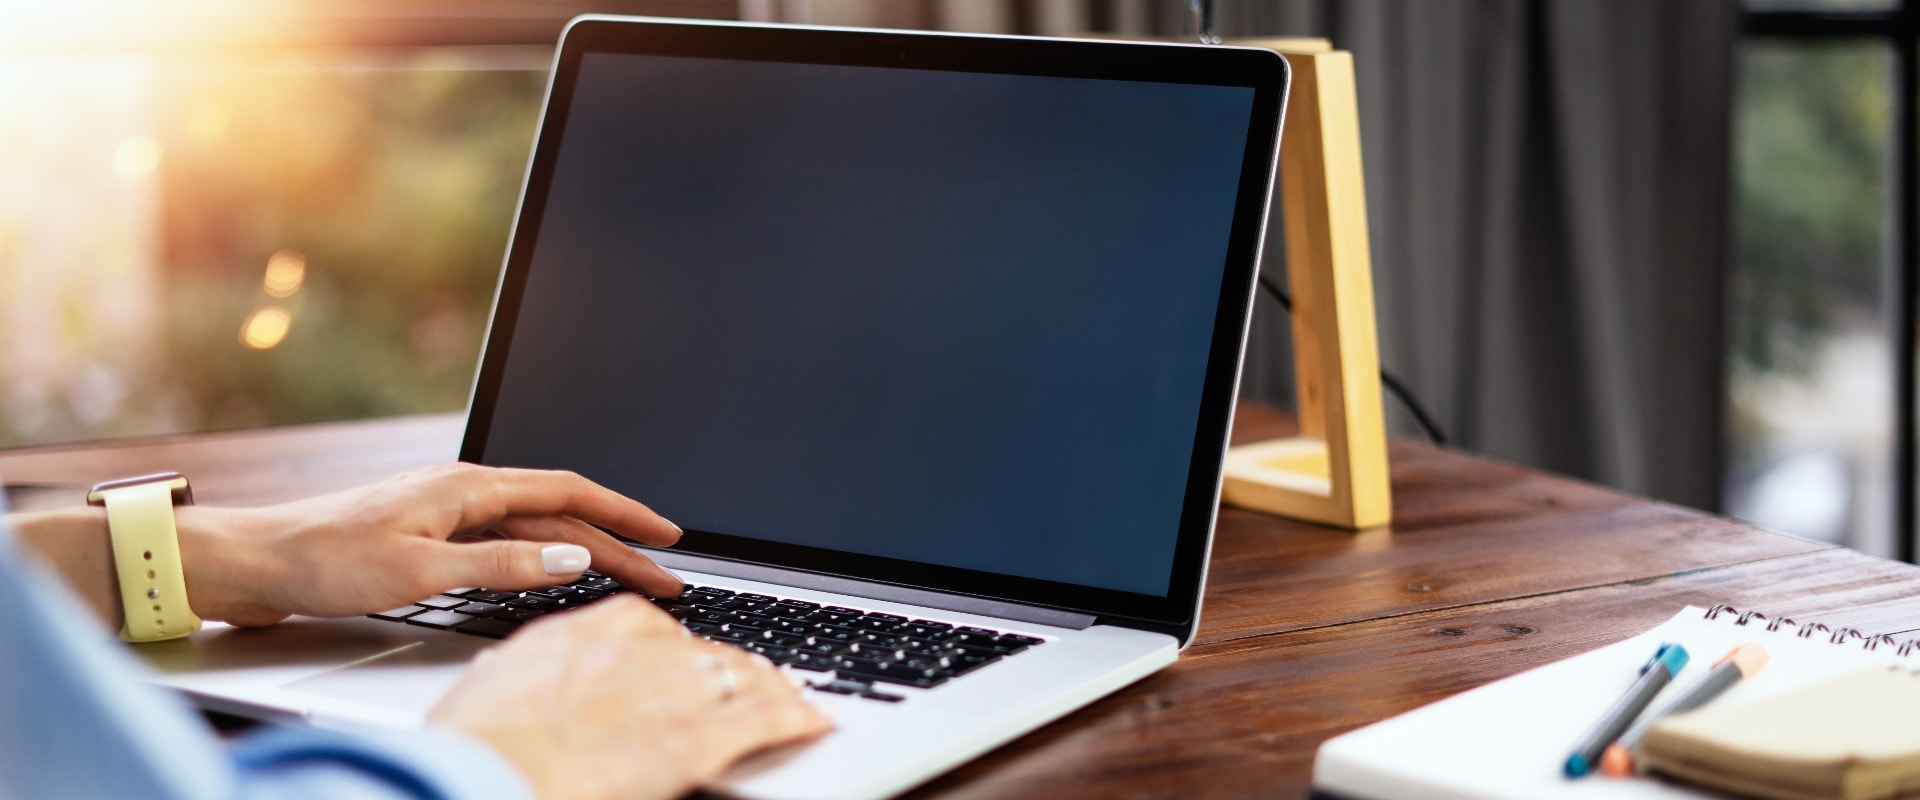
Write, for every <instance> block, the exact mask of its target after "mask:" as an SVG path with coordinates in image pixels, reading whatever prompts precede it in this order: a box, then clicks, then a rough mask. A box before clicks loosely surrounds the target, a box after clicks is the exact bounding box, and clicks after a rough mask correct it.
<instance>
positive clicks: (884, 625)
mask: <svg viewBox="0 0 1920 800" xmlns="http://www.w3.org/2000/svg"><path fill="white" fill-rule="evenodd" d="M906 626H907V624H906V623H905V622H895V621H893V620H890V619H874V618H873V617H865V618H863V619H860V620H856V621H855V622H854V623H853V627H856V628H860V629H861V630H869V631H879V632H881V633H896V632H904V629H905V628H906Z"/></svg>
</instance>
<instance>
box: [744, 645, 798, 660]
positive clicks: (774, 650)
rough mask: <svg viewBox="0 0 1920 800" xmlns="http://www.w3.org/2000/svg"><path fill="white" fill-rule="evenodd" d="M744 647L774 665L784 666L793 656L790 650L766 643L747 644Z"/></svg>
mask: <svg viewBox="0 0 1920 800" xmlns="http://www.w3.org/2000/svg"><path fill="white" fill-rule="evenodd" d="M744 647H745V648H746V649H747V650H748V651H750V652H754V653H759V654H760V655H762V656H765V657H766V659H767V660H768V661H771V662H773V663H775V664H785V663H787V661H788V660H790V659H792V658H793V656H794V652H793V651H792V650H789V649H787V648H785V647H781V646H779V645H777V644H767V643H766V642H749V643H747V644H746V645H744Z"/></svg>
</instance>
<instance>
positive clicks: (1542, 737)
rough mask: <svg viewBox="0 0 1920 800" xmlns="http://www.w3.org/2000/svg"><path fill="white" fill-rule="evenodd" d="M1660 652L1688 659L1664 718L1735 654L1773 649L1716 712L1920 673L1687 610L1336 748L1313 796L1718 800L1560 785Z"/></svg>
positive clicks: (1844, 647)
mask: <svg viewBox="0 0 1920 800" xmlns="http://www.w3.org/2000/svg"><path fill="white" fill-rule="evenodd" d="M1662 642H1679V643H1680V644H1682V645H1685V646H1686V648H1687V650H1688V651H1689V652H1690V653H1691V654H1692V660H1691V661H1689V662H1688V664H1687V666H1686V668H1685V669H1683V670H1681V673H1680V675H1679V676H1677V677H1676V679H1675V680H1674V681H1673V682H1672V683H1671V684H1669V685H1668V687H1667V689H1666V690H1665V691H1664V692H1663V693H1662V694H1661V696H1660V697H1658V698H1656V699H1655V700H1654V702H1653V707H1656V708H1657V707H1659V706H1661V705H1662V704H1664V703H1666V702H1667V701H1668V700H1669V699H1670V698H1671V697H1672V695H1673V694H1674V693H1675V692H1676V690H1678V689H1683V688H1684V687H1685V686H1687V685H1688V684H1691V683H1692V682H1693V681H1694V680H1696V679H1698V678H1699V677H1700V675H1702V674H1704V673H1705V672H1706V671H1707V670H1708V669H1709V668H1710V667H1711V666H1712V664H1713V662H1714V661H1717V660H1718V659H1719V658H1720V656H1721V655H1723V654H1725V653H1726V652H1727V651H1729V650H1731V649H1733V648H1734V646H1735V645H1739V644H1746V643H1752V644H1758V645H1760V646H1761V647H1764V648H1766V650H1767V653H1768V655H1769V656H1770V660H1769V661H1768V663H1767V666H1766V668H1765V669H1763V670H1761V672H1760V673H1759V674H1757V675H1755V676H1753V677H1752V678H1749V679H1747V680H1745V681H1742V682H1741V683H1740V684H1738V685H1736V686H1734V687H1733V688H1732V689H1730V690H1728V691H1727V693H1726V694H1725V695H1722V696H1721V697H1720V698H1719V699H1717V700H1715V701H1714V705H1715V706H1721V705H1725V706H1733V705H1736V704H1744V703H1750V702H1754V701H1756V700H1760V699H1763V698H1769V697H1773V696H1776V695H1780V694H1782V693H1785V692H1791V691H1794V690H1796V689H1800V688H1803V687H1807V686H1810V685H1812V684H1814V683H1818V682H1820V681H1823V680H1826V679H1829V678H1832V677H1834V676H1837V675H1840V674H1843V673H1847V672H1851V671H1854V670H1856V669H1859V668H1860V667H1863V666H1871V665H1875V664H1884V665H1895V666H1906V667H1912V668H1916V669H1920V641H1900V640H1897V639H1894V638H1893V637H1890V636H1884V635H1872V634H1867V633H1862V632H1860V631H1856V630H1853V629H1851V628H1840V627H1829V626H1827V625H1823V624H1819V623H1815V622H1805V621H1795V620H1791V619H1786V618H1777V617H1775V618H1770V617H1768V616H1767V615H1765V614H1760V613H1755V612H1746V613H1742V612H1740V611H1738V610H1737V609H1732V608H1728V607H1726V606H1715V607H1714V608H1711V609H1702V608H1699V607H1695V606H1689V607H1687V609H1686V610H1684V611H1682V612H1680V613H1679V614H1677V615H1675V616H1674V617H1673V618H1672V619H1670V620H1668V621H1666V622H1664V623H1661V624H1660V625H1659V626H1658V627H1656V628H1654V629H1652V630H1649V631H1647V632H1645V633H1642V634H1640V635H1638V636H1635V637H1633V638H1631V639H1628V640H1626V641H1623V642H1619V643H1617V644H1612V645H1608V646H1606V647H1602V648H1600V649H1598V650H1594V651H1592V652H1589V653H1584V654H1582V655H1578V656H1575V657H1573V658H1569V659H1566V660H1564V661H1559V662H1555V663H1553V664H1548V665H1546V666H1544V667H1540V668H1537V669H1533V670H1530V671H1527V672H1523V673H1520V674H1519V675H1515V676H1513V677H1511V678H1507V679H1504V680H1500V681H1496V682H1494V683H1490V684H1487V685H1486V686H1482V687H1480V688H1478V689H1474V690H1471V691H1467V692H1463V693H1461V694H1458V695H1455V696H1453V697H1450V698H1447V699H1446V700H1442V701H1440V702H1437V703H1433V704H1431V705H1427V706H1424V707H1421V708H1418V709H1415V710H1413V711H1410V712H1407V713H1405V714H1402V715H1400V716H1397V717H1394V718H1392V719H1388V720H1385V721H1383V722H1379V723H1376V724H1373V725H1369V726H1367V727H1365V728H1361V729H1359V730H1355V731H1352V732H1350V733H1347V734H1344V735H1341V736H1337V737H1335V738H1333V739H1330V740H1328V741H1327V742H1326V743H1325V744H1322V745H1321V746H1320V750H1319V752H1318V754H1316V756H1315V757H1314V766H1313V785H1314V789H1315V791H1316V793H1319V794H1324V795H1328V796H1332V797H1340V798H1355V799H1356V800H1398V799H1399V798H1422V799H1423V800H1424V799H1426V798H1435V799H1436V800H1442V799H1444V798H1514V800H1534V799H1535V798H1546V797H1580V798H1701V797H1714V796H1717V795H1710V794H1708V793H1707V792H1705V791H1703V790H1700V789H1695V788H1690V787H1687V786H1684V785H1681V784H1678V783H1670V782H1667V781H1664V780H1662V779H1659V778H1654V777H1634V778H1607V777H1604V776H1592V777H1587V778H1582V779H1580V780H1568V779H1567V778H1565V777H1563V776H1562V774H1561V768H1562V765H1563V764H1565V762H1566V759H1567V754H1568V753H1569V752H1570V751H1571V750H1572V748H1573V745H1574V744H1575V742H1577V741H1578V740H1579V739H1580V737H1581V735H1582V734H1584V733H1586V731H1587V729H1588V728H1589V727H1591V726H1592V725H1593V723H1594V722H1595V721H1596V720H1598V719H1599V718H1600V716H1601V715H1602V714H1603V713H1605V712H1606V710H1607V708H1608V707H1609V706H1610V705H1612V704H1613V702H1614V701H1615V700H1617V699H1619V697H1620V695H1621V693H1623V692H1624V691H1626V689H1627V687H1628V685H1630V684H1631V683H1633V680H1634V678H1635V677H1636V674H1637V672H1638V670H1639V668H1640V666H1641V665H1642V664H1645V663H1646V662H1647V658H1648V657H1649V656H1651V655H1652V654H1653V652H1654V650H1655V649H1656V648H1658V647H1659V646H1660V644H1661V643H1662Z"/></svg>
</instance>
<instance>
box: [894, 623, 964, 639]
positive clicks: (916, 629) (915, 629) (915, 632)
mask: <svg viewBox="0 0 1920 800" xmlns="http://www.w3.org/2000/svg"><path fill="white" fill-rule="evenodd" d="M950 630H953V626H952V625H948V624H947V623H944V622H931V621H928V620H924V619H916V620H914V621H912V622H909V623H907V624H906V626H905V627H903V628H901V629H900V632H901V633H904V634H906V635H908V636H915V637H935V636H940V635H943V634H945V633H946V632H947V631H950Z"/></svg>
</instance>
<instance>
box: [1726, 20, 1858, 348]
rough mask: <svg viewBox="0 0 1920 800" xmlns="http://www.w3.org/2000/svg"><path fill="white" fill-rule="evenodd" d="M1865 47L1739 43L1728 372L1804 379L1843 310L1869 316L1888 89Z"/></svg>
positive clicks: (1839, 44)
mask: <svg viewBox="0 0 1920 800" xmlns="http://www.w3.org/2000/svg"><path fill="white" fill-rule="evenodd" d="M1891 66H1892V56H1891V53H1890V52H1888V49H1887V48H1886V47H1885V46H1883V45H1879V44H1876V43H1810V42H1785V43H1782V42H1768V41H1761V42H1756V43H1753V44H1749V45H1748V46H1747V47H1746V48H1745V52H1744V55H1743V58H1742V63H1741V67H1742V75H1741V86H1740V96H1739V98H1738V100H1737V102H1736V105H1735V108H1736V109H1737V114H1738V117H1737V121H1736V123H1735V124H1736V130H1735V134H1734V147H1735V162H1734V167H1735V175H1736V184H1735V196H1734V220H1735V223H1734V264H1735V265H1736V266H1735V268H1734V269H1733V270H1732V271H1731V275H1730V280H1729V285H1728V301H1729V302H1728V304H1727V306H1728V314H1729V328H1728V333H1729V337H1730V341H1729V349H1730V354H1731V355H1732V357H1733V358H1734V360H1735V363H1734V364H1733V365H1732V366H1733V368H1734V369H1735V370H1736V371H1739V370H1744V371H1750V372H1761V373H1764V372H1780V373H1787V374H1791V375H1805V374H1806V373H1807V371H1808V369H1809V368H1810V367H1811V365H1812V361H1813V359H1814V358H1815V357H1816V356H1817V354H1818V345H1819V343H1820V341H1821V340H1822V338H1823V337H1824V336H1826V335H1827V334H1829V333H1831V332H1832V330H1833V329H1834V327H1835V325H1836V324H1837V320H1838V317H1839V316H1840V315H1842V314H1845V313H1848V312H1850V311H1859V312H1862V313H1866V314H1876V313H1877V312H1878V308H1879V303H1880V297H1881V289H1880V287H1881V275H1880V270H1881V262H1882V258H1881V250H1882V247H1883V242H1882V239H1883V236H1884V233H1883V232H1884V231H1885V229H1886V224H1887V216H1886V185H1885V181H1886V170H1887V130H1888V118H1887V114H1888V108H1889V104H1888V91H1889V90H1888V83H1889V77H1890V74H1891V73H1890V69H1891Z"/></svg>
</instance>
